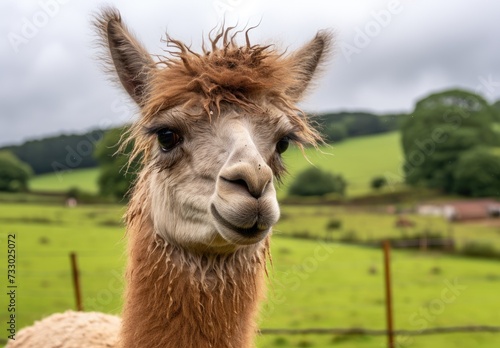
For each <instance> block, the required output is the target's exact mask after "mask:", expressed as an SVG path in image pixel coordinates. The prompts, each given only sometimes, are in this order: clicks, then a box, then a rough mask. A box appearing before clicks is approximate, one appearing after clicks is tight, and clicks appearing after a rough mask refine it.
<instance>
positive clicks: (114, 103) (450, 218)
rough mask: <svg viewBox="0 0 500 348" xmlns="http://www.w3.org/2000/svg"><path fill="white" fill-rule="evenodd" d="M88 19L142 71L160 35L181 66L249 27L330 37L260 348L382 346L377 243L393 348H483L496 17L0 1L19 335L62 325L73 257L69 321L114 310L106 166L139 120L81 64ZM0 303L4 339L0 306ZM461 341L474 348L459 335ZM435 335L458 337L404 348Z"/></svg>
mask: <svg viewBox="0 0 500 348" xmlns="http://www.w3.org/2000/svg"><path fill="white" fill-rule="evenodd" d="M103 5H114V6H116V7H117V8H118V9H119V10H120V11H121V13H122V17H123V19H124V21H125V22H126V23H127V24H128V26H129V27H130V28H132V30H133V31H134V32H135V33H136V34H137V36H138V37H139V38H140V40H141V41H142V42H143V43H144V45H145V46H146V48H147V49H148V50H149V51H150V52H151V53H152V54H164V51H163V49H164V48H165V44H164V43H162V42H161V39H162V38H164V37H165V33H167V32H168V34H169V35H170V36H172V37H174V38H176V39H179V40H181V41H183V42H186V43H191V44H192V48H193V49H194V50H195V51H196V50H198V49H199V48H200V47H201V42H202V38H203V37H204V36H205V37H206V36H207V35H208V32H209V31H210V29H212V28H214V27H215V26H217V25H218V24H221V23H222V22H223V21H225V23H226V24H228V25H233V24H238V25H239V26H240V27H250V26H254V25H258V27H257V28H256V29H254V30H252V31H251V35H250V37H251V41H252V42H254V43H277V45H278V46H279V47H281V48H282V49H283V50H285V49H287V50H289V51H292V50H293V49H296V48H298V47H300V46H301V45H302V44H304V43H306V42H307V41H308V40H310V39H311V38H312V37H314V35H315V33H316V32H317V31H318V30H321V29H330V30H332V31H333V32H334V34H335V48H334V51H333V52H332V57H331V59H330V61H329V64H328V65H327V66H326V67H325V69H324V71H323V74H322V76H321V78H320V79H319V80H318V81H317V85H316V88H315V90H314V91H312V92H311V93H310V95H309V96H308V98H307V100H306V101H304V102H303V103H302V104H301V105H300V106H301V108H302V109H303V110H305V111H306V112H307V113H308V114H310V115H311V117H314V119H315V120H316V121H317V123H318V125H319V127H320V130H321V132H322V134H323V135H324V137H325V141H326V143H327V144H325V145H324V146H322V147H321V150H322V151H316V150H314V149H307V150H306V152H307V156H308V158H309V160H310V162H312V164H313V165H311V163H309V162H308V161H307V160H306V159H304V157H303V156H302V154H301V153H300V151H299V150H298V149H291V150H290V151H288V152H287V153H285V154H284V157H285V161H286V163H287V166H288V169H289V171H290V175H289V176H288V177H287V178H286V179H285V180H284V182H283V184H282V185H281V186H280V189H279V192H278V196H279V199H280V201H281V205H282V218H281V221H280V223H279V224H278V226H276V228H275V232H274V236H273V246H272V252H273V259H274V268H273V270H272V274H271V280H270V281H271V282H272V286H271V290H270V293H269V299H268V300H267V303H266V304H265V305H264V307H263V310H262V315H261V320H260V327H261V329H262V330H263V331H262V335H261V336H260V337H259V338H258V342H257V346H258V347H330V346H339V347H383V346H385V345H386V338H385V337H384V336H383V335H377V334H373V332H367V331H363V330H364V329H373V330H379V331H380V332H381V333H383V331H384V329H385V328H386V305H387V301H386V297H385V289H384V268H383V254H382V248H381V244H382V242H383V241H385V240H389V241H390V244H391V246H392V249H393V251H392V258H391V269H392V291H393V301H394V304H393V307H394V308H393V315H394V326H395V329H397V330H403V329H404V330H410V332H407V333H400V334H397V335H396V338H395V339H396V342H397V345H398V346H401V347H403V346H404V347H443V346H452V347H471V346H474V347H498V346H500V332H498V331H499V327H500V298H499V294H500V267H499V266H500V201H499V200H500V45H499V41H498V33H499V32H500V21H499V20H498V18H499V16H500V3H498V2H496V1H493V0H490V1H488V0H480V1H476V2H471V1H451V0H442V1H439V2H436V1H427V0H423V1H418V2H417V1H397V0H387V1H386V0H365V1H361V0H357V1H350V2H339V1H335V2H333V1H332V2H326V1H307V2H305V1H284V0H283V1H281V0H272V1H263V0H262V1H248V0H208V1H201V0H199V1H184V2H180V1H152V0H151V1H143V2H141V3H139V2H135V3H132V2H129V3H127V4H124V3H120V2H118V1H107V2H106V3H104V2H102V1H94V0H90V1H85V2H82V1H79V2H78V1H71V0H39V1H28V0H25V1H14V0H4V1H2V2H1V3H0V19H1V20H0V52H1V55H0V73H1V75H0V76H1V78H0V240H1V242H2V246H1V248H2V251H1V252H0V259H1V263H0V271H1V272H2V274H6V273H7V256H6V252H5V250H7V239H8V235H9V234H15V235H16V241H17V242H16V248H17V255H18V257H17V265H16V267H17V275H16V282H17V284H18V293H17V296H18V297H17V308H16V313H17V326H18V329H20V328H22V327H24V326H27V325H30V324H31V323H33V321H34V320H37V319H40V318H42V317H44V316H46V315H48V314H51V313H54V312H60V311H64V310H66V309H69V308H75V296H74V290H73V287H72V283H71V267H70V259H69V253H71V252H75V253H76V255H77V259H78V265H79V266H78V267H79V272H80V275H81V286H82V289H81V291H82V304H83V307H84V309H85V310H89V311H94V310H95V311H104V312H109V313H115V314H119V313H120V310H121V301H122V298H121V296H122V286H123V284H122V271H123V267H124V263H125V257H124V256H123V255H124V246H125V241H124V238H123V237H124V227H123V222H122V220H121V216H122V214H123V213H124V210H125V204H126V201H127V197H126V192H127V190H128V188H129V186H130V182H131V181H132V180H133V179H134V172H133V171H130V172H128V173H126V172H125V171H124V170H123V165H124V164H125V162H126V154H125V155H117V156H113V154H114V153H115V151H116V149H117V147H116V144H117V143H118V142H119V139H120V134H121V133H122V132H123V130H124V129H125V128H126V127H127V124H129V123H130V122H132V121H133V120H134V119H135V117H136V111H137V110H136V108H135V105H134V104H133V102H132V101H131V100H130V99H129V98H128V96H127V95H126V94H125V93H124V92H122V90H121V88H119V86H116V85H114V84H113V83H112V82H110V80H109V78H108V77H107V76H106V75H105V74H104V73H103V72H102V70H101V67H100V63H99V60H98V58H97V57H98V55H99V49H97V48H96V43H95V40H96V37H95V35H94V32H93V30H92V26H91V24H90V23H91V21H92V18H93V14H94V13H95V12H96V11H97V10H98V9H99V8H100V7H102V6H103ZM318 255H322V257H318ZM4 278H6V277H4V276H2V284H4V283H3V282H4V280H5V279H4ZM450 294H451V295H450ZM0 301H1V302H0V303H1V305H2V311H1V312H0V313H1V314H0V321H1V322H2V323H5V322H6V321H7V318H8V315H7V312H6V311H4V310H3V308H6V306H7V301H8V298H7V297H6V296H2V298H1V299H0ZM5 325H6V324H5ZM478 326H481V327H483V326H489V327H490V328H489V329H488V330H487V331H489V332H483V331H484V330H483V331H481V332H470V331H471V330H473V329H474V328H476V329H477V327H478ZM436 327H451V328H456V331H457V332H456V333H453V334H435V335H421V334H422V333H426V332H427V331H426V330H429V329H433V328H436ZM276 328H279V329H285V331H280V332H273V331H269V330H268V329H276ZM310 328H314V329H318V330H316V331H315V332H316V333H313V334H311V333H309V334H307V333H305V332H303V331H300V330H302V329H310ZM332 328H335V329H341V330H338V331H332V330H330V331H328V330H329V329H332ZM352 328H358V329H359V330H354V332H353V330H352ZM344 329H345V331H342V330H344ZM483 329H484V327H483ZM266 330H267V331H266ZM294 330H295V331H294ZM297 330H299V331H297ZM322 330H323V331H322ZM320 331H322V332H320ZM475 331H478V330H475ZM492 331H497V332H496V333H495V332H492ZM2 332H4V334H2V337H1V339H5V338H6V335H5V330H3V329H2ZM380 332H379V333H380ZM4 341H5V340H4ZM4 341H0V343H1V342H4Z"/></svg>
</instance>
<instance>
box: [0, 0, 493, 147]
mask: <svg viewBox="0 0 500 348" xmlns="http://www.w3.org/2000/svg"><path fill="white" fill-rule="evenodd" d="M105 4H112V5H115V6H116V7H118V8H119V10H120V11H121V12H122V16H123V18H124V20H125V21H126V22H127V23H128V25H129V26H130V27H131V28H133V30H134V32H135V33H136V34H137V36H138V37H139V38H140V40H141V41H142V42H143V43H144V44H145V46H146V47H147V48H148V50H150V52H152V53H161V52H162V43H161V42H160V38H161V37H162V36H164V33H165V32H166V31H168V33H169V34H170V35H171V36H173V37H175V38H178V39H181V40H183V41H185V42H191V43H192V44H193V48H198V47H199V44H200V42H201V37H202V33H205V34H206V33H207V32H208V31H209V30H210V29H211V28H213V27H214V26H215V25H216V24H218V23H220V22H221V20H222V19H223V18H224V17H225V19H226V23H229V24H233V23H239V25H240V26H246V25H254V24H257V23H259V22H260V25H259V27H258V28H257V29H255V30H254V31H253V32H252V35H251V38H252V41H253V42H264V43H269V42H279V43H280V46H281V47H283V48H287V47H288V48H289V49H294V48H297V47H300V45H301V44H304V43H305V42H307V41H308V40H309V39H311V38H312V37H313V36H314V34H315V33H316V31H318V30H320V29H324V28H330V29H332V30H333V31H334V32H335V33H336V46H335V54H334V55H333V58H332V59H331V63H330V64H329V65H328V68H327V69H326V71H325V73H324V75H323V77H322V79H321V80H320V81H318V83H317V87H316V90H315V91H314V92H313V93H311V94H310V95H309V98H308V100H307V101H306V102H304V103H303V105H302V107H303V108H304V109H305V110H308V111H340V110H368V111H376V112H400V111H404V112H407V111H410V110H411V109H412V107H413V105H414V103H415V101H416V100H418V99H420V98H422V97H424V96H426V95H427V94H429V93H431V92H434V91H439V90H443V89H446V88H455V87H460V88H466V89H469V90H471V91H476V92H479V93H481V94H482V95H483V96H484V97H485V98H486V99H487V100H489V101H494V100H497V99H500V1H497V0H477V1H472V0H471V1H465V0H461V1H457V0H418V1H417V0H415V1H386V0H349V1H348V0H342V1H341V0H336V1H326V0H325V1H313V0H308V1H293V0H267V1H266V0H260V1H250V0H215V1H214V0H191V1H179V0H175V1H165V0H158V1H154V0H145V1H141V2H139V1H133V2H132V1H129V2H127V4H124V1H122V2H119V1H116V0H114V1H113V0H111V1H107V2H103V1H96V0H86V1H77V0H40V1H34V0H33V1H30V0H2V1H1V2H0V53H1V55H0V145H5V144H10V143H19V142H22V141H24V140H26V139H33V138H40V137H42V136H46V135H54V134H59V133H61V132H83V131H85V130H88V129H91V128H95V127H106V126H110V125H115V124H120V123H123V122H126V121H130V120H132V119H133V118H134V110H133V105H132V104H131V102H130V101H129V100H128V99H127V97H126V96H125V95H124V94H123V93H122V92H121V91H120V90H119V89H118V88H116V86H114V85H113V84H112V83H110V82H109V81H108V80H107V79H106V77H105V76H104V75H103V74H102V72H101V71H100V70H99V66H98V64H97V62H96V60H95V55H96V50H95V49H93V48H92V47H93V43H92V42H93V40H94V36H93V32H92V28H91V26H90V20H91V18H92V13H93V12H94V11H96V10H98V9H99V7H101V6H103V5H105Z"/></svg>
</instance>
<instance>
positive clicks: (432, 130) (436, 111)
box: [0, 90, 500, 198]
mask: <svg viewBox="0 0 500 348" xmlns="http://www.w3.org/2000/svg"><path fill="white" fill-rule="evenodd" d="M313 119H314V121H315V122H316V123H317V125H318V128H319V129H320V131H321V132H322V133H323V135H324V136H325V141H326V142H329V143H332V142H333V143H338V142H340V141H342V140H344V139H346V138H348V137H356V136H365V135H371V134H379V133H384V132H389V131H394V130H400V131H401V135H402V148H403V153H404V156H405V161H404V164H403V165H402V167H401V172H400V173H386V175H385V176H384V175H382V173H381V176H379V177H376V178H373V180H372V183H371V186H372V188H374V189H380V188H381V187H382V186H384V185H387V184H391V181H392V180H394V177H396V179H397V181H398V182H399V181H401V179H403V181H405V182H406V183H407V184H409V185H410V186H415V187H428V188H431V189H438V190H442V191H443V192H444V193H456V194H460V195H466V196H494V197H500V101H498V102H496V103H494V104H492V105H489V104H488V102H486V101H485V100H484V99H483V98H482V97H481V96H479V95H477V94H474V93H470V92H466V91H462V90H448V91H445V92H442V93H436V94H432V95H430V96H428V97H426V98H423V99H422V100H420V101H418V102H417V103H416V105H415V109H414V110H413V112H412V113H410V114H392V115H376V114H372V113H366V112H338V113H325V114H319V115H316V116H313ZM125 131H126V127H120V128H114V129H109V130H93V131H91V132H88V133H84V134H75V135H60V136H56V137H50V138H45V139H40V140H32V141H28V142H26V143H24V144H22V145H17V146H9V147H4V148H0V154H1V156H0V164H1V165H0V169H1V170H0V190H4V191H5V190H11V191H15V190H24V189H26V188H27V181H28V178H29V177H30V176H31V175H32V174H33V173H34V174H43V173H51V172H62V171H65V170H70V169H81V168H89V167H96V166H99V167H100V168H101V174H100V178H99V187H100V190H101V194H103V195H106V196H115V197H117V198H121V197H123V196H124V195H126V193H127V191H128V190H129V188H130V185H131V182H133V180H134V179H135V176H136V172H137V170H138V168H139V166H138V163H137V161H136V162H133V163H131V164H130V165H129V164H128V163H127V160H128V153H130V151H131V149H132V146H133V144H132V143H129V144H127V146H125V147H124V148H123V149H122V150H123V151H121V152H120V151H117V150H118V145H117V144H119V143H120V141H121V137H122V134H123V133H124V132H125ZM9 177H11V179H12V180H11V179H9ZM9 180H11V181H9ZM347 189H348V185H347V181H346V180H345V179H344V178H343V177H342V176H341V175H339V174H332V173H320V172H318V169H316V168H314V169H310V170H309V171H308V172H305V173H302V174H301V175H298V176H297V179H296V182H295V183H293V184H292V185H291V187H290V194H292V195H306V196H307V195H324V194H329V193H337V194H339V195H340V196H344V195H345V193H346V190H347Z"/></svg>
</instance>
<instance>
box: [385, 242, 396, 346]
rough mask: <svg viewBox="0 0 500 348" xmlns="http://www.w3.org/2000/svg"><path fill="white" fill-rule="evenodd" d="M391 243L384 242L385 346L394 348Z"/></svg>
mask: <svg viewBox="0 0 500 348" xmlns="http://www.w3.org/2000/svg"><path fill="white" fill-rule="evenodd" d="M390 251H391V242H390V241H389V240H385V241H384V273H385V304H386V318H387V346H388V347H389V348H395V347H396V346H395V344H394V326H393V325H394V322H393V317H392V288H391V285H392V284H391V255H390V254H391V253H390Z"/></svg>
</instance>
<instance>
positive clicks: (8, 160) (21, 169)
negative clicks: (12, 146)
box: [0, 151, 33, 192]
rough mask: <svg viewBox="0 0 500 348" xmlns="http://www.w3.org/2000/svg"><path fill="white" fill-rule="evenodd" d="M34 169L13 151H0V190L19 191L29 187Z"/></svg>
mask: <svg viewBox="0 0 500 348" xmlns="http://www.w3.org/2000/svg"><path fill="white" fill-rule="evenodd" d="M32 175H33V171H32V170H31V168H30V166H29V165H27V164H26V163H23V162H21V161H20V160H19V159H18V158H17V157H16V156H14V155H13V154H12V153H11V152H8V151H2V152H0V191H8V192H18V191H26V190H27V189H28V180H29V178H30V177H31V176H32Z"/></svg>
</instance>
